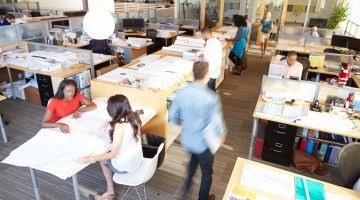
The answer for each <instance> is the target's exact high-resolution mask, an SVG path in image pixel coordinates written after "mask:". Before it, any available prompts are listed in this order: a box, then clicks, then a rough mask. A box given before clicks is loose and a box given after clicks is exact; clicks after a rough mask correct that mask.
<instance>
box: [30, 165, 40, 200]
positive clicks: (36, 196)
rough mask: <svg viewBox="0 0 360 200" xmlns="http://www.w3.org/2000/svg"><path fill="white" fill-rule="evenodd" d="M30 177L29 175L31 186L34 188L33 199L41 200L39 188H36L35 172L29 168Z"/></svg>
mask: <svg viewBox="0 0 360 200" xmlns="http://www.w3.org/2000/svg"><path fill="white" fill-rule="evenodd" d="M30 175H31V180H32V184H33V187H34V194H35V199H36V200H40V199H41V198H40V192H39V186H38V183H37V180H36V174H35V170H34V169H33V168H31V167H30Z"/></svg>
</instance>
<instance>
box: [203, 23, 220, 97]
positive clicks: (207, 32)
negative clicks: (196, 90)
mask: <svg viewBox="0 0 360 200" xmlns="http://www.w3.org/2000/svg"><path fill="white" fill-rule="evenodd" d="M201 35H202V38H203V39H204V40H205V41H206V45H205V49H204V59H205V61H206V62H208V63H209V73H210V79H209V82H208V87H209V88H210V89H211V90H213V91H214V92H215V91H216V79H218V78H219V76H220V71H221V59H222V48H223V46H222V44H221V42H220V41H219V40H218V39H217V38H215V37H213V35H212V31H211V29H210V28H209V27H205V28H203V29H202V30H201Z"/></svg>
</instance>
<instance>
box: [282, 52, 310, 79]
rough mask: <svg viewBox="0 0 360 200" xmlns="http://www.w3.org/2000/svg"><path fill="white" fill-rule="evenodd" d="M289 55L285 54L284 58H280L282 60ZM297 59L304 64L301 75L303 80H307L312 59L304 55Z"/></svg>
mask: <svg viewBox="0 0 360 200" xmlns="http://www.w3.org/2000/svg"><path fill="white" fill-rule="evenodd" d="M286 59H287V57H286V56H284V57H282V58H280V61H283V60H286ZM296 61H298V62H299V63H301V64H302V66H303V71H302V75H301V80H306V79H307V76H308V70H309V67H310V61H309V59H307V58H303V57H297V59H296Z"/></svg>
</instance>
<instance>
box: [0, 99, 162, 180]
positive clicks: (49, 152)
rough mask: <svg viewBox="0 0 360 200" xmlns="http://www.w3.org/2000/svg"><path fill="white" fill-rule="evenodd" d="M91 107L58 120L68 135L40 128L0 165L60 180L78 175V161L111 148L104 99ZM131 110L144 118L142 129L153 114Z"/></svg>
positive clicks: (141, 107) (81, 166) (145, 109)
mask: <svg viewBox="0 0 360 200" xmlns="http://www.w3.org/2000/svg"><path fill="white" fill-rule="evenodd" d="M94 103H95V104H96V105H97V108H96V109H95V110H92V111H89V112H85V113H82V115H81V117H80V118H78V119H75V118H73V117H72V116H68V117H65V118H62V119H61V120H60V122H62V123H66V124H68V125H69V127H70V133H69V134H64V133H62V132H61V131H60V130H59V129H58V128H43V129H41V130H40V131H39V132H38V133H37V134H36V135H35V136H34V137H32V138H31V139H30V140H28V141H27V142H25V143H24V144H22V145H21V146H20V147H18V148H17V149H15V150H14V151H12V152H11V153H10V155H9V156H8V157H7V158H6V159H4V160H3V161H2V162H3V163H6V164H10V165H15V166H23V167H31V168H34V169H38V170H41V171H43V172H47V173H50V174H53V175H55V176H57V177H59V178H61V179H63V180H65V179H66V178H68V177H71V176H73V175H74V174H76V173H77V172H79V171H81V170H82V169H83V168H85V167H86V166H87V165H88V164H82V163H80V162H79V161H78V159H79V158H80V157H82V156H88V155H96V154H100V153H104V152H107V151H108V150H109V148H111V144H110V140H109V139H110V138H109V136H108V134H107V127H108V122H109V120H110V119H109V116H108V114H107V111H106V105H107V99H106V98H96V99H94ZM132 108H133V109H134V110H138V109H143V111H144V114H142V115H140V119H141V121H142V125H143V126H144V125H146V123H148V122H149V121H150V120H151V119H152V118H153V117H154V116H155V115H156V114H157V113H156V111H155V110H154V109H152V108H149V107H144V106H139V105H132ZM34 147H37V148H34Z"/></svg>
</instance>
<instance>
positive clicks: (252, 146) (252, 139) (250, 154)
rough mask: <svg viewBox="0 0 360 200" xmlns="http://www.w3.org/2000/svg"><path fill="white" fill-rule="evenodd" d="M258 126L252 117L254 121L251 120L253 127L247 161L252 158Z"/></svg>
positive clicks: (255, 119)
mask: <svg viewBox="0 0 360 200" xmlns="http://www.w3.org/2000/svg"><path fill="white" fill-rule="evenodd" d="M258 124H259V119H258V118H255V117H254V119H253V127H252V132H251V138H250V147H249V155H248V159H251V158H252V154H253V149H254V142H255V138H256V133H257V130H258Z"/></svg>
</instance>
